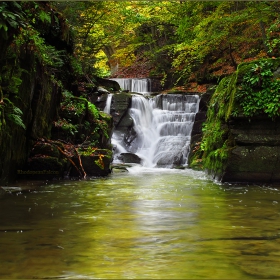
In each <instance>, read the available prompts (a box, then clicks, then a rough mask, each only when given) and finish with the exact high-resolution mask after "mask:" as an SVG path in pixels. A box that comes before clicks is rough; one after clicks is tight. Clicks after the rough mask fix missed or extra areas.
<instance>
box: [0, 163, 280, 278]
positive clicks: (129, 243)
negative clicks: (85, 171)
mask: <svg viewBox="0 0 280 280" xmlns="http://www.w3.org/2000/svg"><path fill="white" fill-rule="evenodd" d="M16 186H17V187H22V188H23V187H24V188H25V189H29V188H32V187H34V186H36V188H35V189H33V190H30V191H21V192H11V193H9V192H8V191H9V189H8V188H6V191H7V194H6V195H4V196H1V197H0V200H1V203H0V219H1V225H0V246H1V253H0V262H1V266H0V278H1V279H3V278H4V279H56V278H59V279H133V278H135V279H210V278H211V279H260V278H265V279H268V278H280V266H279V254H280V253H279V252H280V227H279V218H280V191H279V188H278V187H276V186H274V187H272V186H257V185H253V186H246V185H225V184H218V183H215V182H212V181H210V180H208V179H207V178H206V176H205V174H204V173H201V172H195V171H192V170H188V169H186V170H174V169H173V170H170V169H160V168H158V169H154V168H153V169H149V168H139V167H132V168H131V169H130V170H129V173H113V174H111V175H110V176H109V177H107V178H99V179H91V180H82V181H53V182H29V183H28V182H26V183H24V182H21V183H18V184H17V185H16ZM18 190H19V189H18Z"/></svg>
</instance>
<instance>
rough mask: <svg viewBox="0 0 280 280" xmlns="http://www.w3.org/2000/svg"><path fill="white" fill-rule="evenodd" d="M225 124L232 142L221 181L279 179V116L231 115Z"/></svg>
mask: <svg viewBox="0 0 280 280" xmlns="http://www.w3.org/2000/svg"><path fill="white" fill-rule="evenodd" d="M228 128H229V138H231V139H232V141H233V144H234V145H233V148H232V149H231V151H230V154H229V157H228V161H227V164H226V166H225V169H224V172H223V174H221V178H220V179H221V181H224V182H264V183H276V182H280V119H279V118H278V119H276V120H271V119H268V118H265V117H259V118H254V119H251V120H248V118H242V117H240V118H232V119H231V120H230V121H229V122H228Z"/></svg>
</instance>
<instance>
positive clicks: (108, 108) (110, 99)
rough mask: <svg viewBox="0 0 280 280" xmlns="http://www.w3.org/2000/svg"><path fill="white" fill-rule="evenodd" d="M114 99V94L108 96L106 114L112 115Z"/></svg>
mask: <svg viewBox="0 0 280 280" xmlns="http://www.w3.org/2000/svg"><path fill="white" fill-rule="evenodd" d="M112 97H113V94H112V93H109V94H108V97H107V100H106V105H105V108H104V110H103V111H104V113H107V114H110V110H111V102H112Z"/></svg>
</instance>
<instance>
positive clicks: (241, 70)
mask: <svg viewBox="0 0 280 280" xmlns="http://www.w3.org/2000/svg"><path fill="white" fill-rule="evenodd" d="M261 63H263V64H264V65H271V68H272V69H271V70H269V71H276V70H277V68H278V67H279V66H280V59H266V60H263V59H262V60H258V61H253V62H250V63H242V64H240V65H239V66H238V68H237V71H236V72H235V73H233V74H232V75H230V76H227V77H225V78H223V79H222V80H221V81H220V83H219V84H218V86H217V87H216V90H215V92H214V93H213V95H212V97H211V100H210V103H209V106H208V111H207V120H206V122H205V123H204V127H203V138H202V142H201V144H200V147H199V148H196V152H195V153H194V155H193V158H192V160H191V163H190V166H191V167H195V168H198V167H199V168H200V167H201V165H202V164H203V167H204V168H205V169H207V170H209V172H210V173H214V174H217V173H218V174H221V173H222V172H223V171H224V170H225V168H226V165H227V162H228V159H229V157H230V153H231V151H232V149H233V148H234V145H235V141H234V139H231V137H230V134H229V128H228V121H229V120H230V119H231V118H232V117H234V116H238V115H240V114H242V112H243V111H242V101H240V99H239V98H238V97H239V95H240V90H241V89H240V84H241V83H242V82H243V80H244V77H245V75H247V73H248V72H249V71H252V67H254V66H255V65H258V64H260V65H262V64H261ZM267 63H268V64H267ZM268 86H269V85H268ZM247 94H249V92H247ZM278 102H279V100H278V99H277V104H278ZM256 113H257V112H256Z"/></svg>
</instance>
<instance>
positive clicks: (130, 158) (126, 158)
mask: <svg viewBox="0 0 280 280" xmlns="http://www.w3.org/2000/svg"><path fill="white" fill-rule="evenodd" d="M119 159H120V160H122V161H123V162H124V163H137V164H141V161H142V160H141V158H140V157H139V156H137V155H136V154H133V153H121V154H120V157H119Z"/></svg>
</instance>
